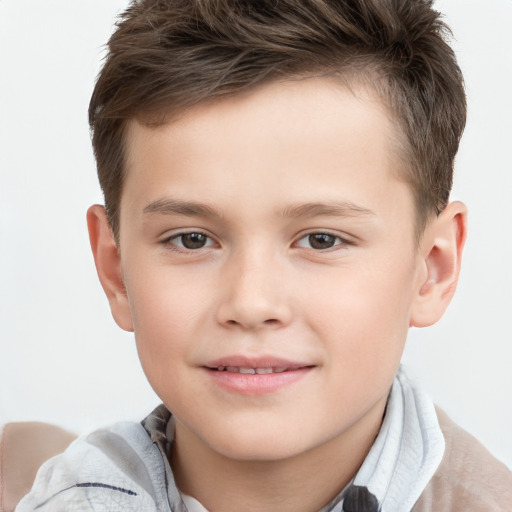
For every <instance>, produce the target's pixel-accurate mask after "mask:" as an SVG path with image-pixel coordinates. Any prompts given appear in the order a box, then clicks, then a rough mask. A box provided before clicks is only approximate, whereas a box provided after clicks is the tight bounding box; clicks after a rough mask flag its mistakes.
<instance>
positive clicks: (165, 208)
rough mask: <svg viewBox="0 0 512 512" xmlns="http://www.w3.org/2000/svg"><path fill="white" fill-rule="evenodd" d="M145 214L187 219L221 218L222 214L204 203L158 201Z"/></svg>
mask: <svg viewBox="0 0 512 512" xmlns="http://www.w3.org/2000/svg"><path fill="white" fill-rule="evenodd" d="M142 213H144V214H153V213H161V214H165V215H185V216H187V217H221V215H220V213H218V212H217V211H215V210H214V209H213V208H212V207H211V206H208V205H206V204H204V203H196V202H192V201H178V200H175V199H158V200H156V201H153V202H151V203H149V204H148V205H147V206H145V207H144V209H143V210H142Z"/></svg>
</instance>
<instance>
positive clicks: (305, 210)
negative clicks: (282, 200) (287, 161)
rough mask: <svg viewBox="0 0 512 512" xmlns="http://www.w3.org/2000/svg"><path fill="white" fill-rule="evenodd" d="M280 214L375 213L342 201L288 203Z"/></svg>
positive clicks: (287, 215) (329, 215) (306, 215)
mask: <svg viewBox="0 0 512 512" xmlns="http://www.w3.org/2000/svg"><path fill="white" fill-rule="evenodd" d="M280 215H282V216H283V217H321V216H326V217H360V216H372V215H375V213H374V212H372V211H371V210H369V209H368V208H364V207H362V206H358V205H356V204H354V203H352V202H350V201H342V202H334V203H305V204H298V205H290V206H287V207H286V208H284V209H283V210H282V211H281V212H280Z"/></svg>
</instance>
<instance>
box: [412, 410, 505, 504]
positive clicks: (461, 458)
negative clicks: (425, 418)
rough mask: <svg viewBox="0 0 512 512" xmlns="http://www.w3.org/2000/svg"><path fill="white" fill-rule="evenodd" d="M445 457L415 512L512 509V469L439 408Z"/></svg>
mask: <svg viewBox="0 0 512 512" xmlns="http://www.w3.org/2000/svg"><path fill="white" fill-rule="evenodd" d="M436 410H437V416H438V418H439V424H440V426H441V430H442V431H443V435H444V437H445V440H446V449H445V453H444V456H443V460H442V461H441V464H440V466H439V468H438V469H437V471H436V473H435V474H434V476H433V478H432V479H431V480H430V482H429V484H428V485H427V487H426V488H425V490H424V491H423V494H422V495H421V497H420V499H419V500H418V501H417V502H416V504H415V505H414V507H413V510H412V512H511V511H512V473H511V472H510V470H509V469H508V468H507V467H506V466H505V465H504V464H502V463H501V462H499V461H498V460H496V459H495V458H494V457H493V456H492V455H491V454H490V453H489V452H488V451H487V450H486V449H485V448H484V447H483V446H482V444H480V443H479V442H478V441H477V440H476V439H475V438H474V437H473V436H471V435H470V434H468V433H467V432H466V431H465V430H463V429H462V428H460V427H459V426H457V425H456V424H455V423H454V422H453V421H452V420H451V419H450V418H449V417H448V416H447V415H446V413H445V412H443V411H442V410H441V409H439V408H436Z"/></svg>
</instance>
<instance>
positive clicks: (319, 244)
mask: <svg viewBox="0 0 512 512" xmlns="http://www.w3.org/2000/svg"><path fill="white" fill-rule="evenodd" d="M337 239H338V237H336V236H334V235H329V234H328V233H313V234H311V235H308V242H309V245H310V246H311V248H313V249H330V248H331V247H334V246H335V245H336V240H337Z"/></svg>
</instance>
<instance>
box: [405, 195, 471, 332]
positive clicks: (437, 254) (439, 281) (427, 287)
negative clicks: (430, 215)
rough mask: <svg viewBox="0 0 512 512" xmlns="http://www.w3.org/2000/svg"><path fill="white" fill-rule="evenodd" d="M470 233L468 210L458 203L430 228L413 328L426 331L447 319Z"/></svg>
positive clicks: (415, 299)
mask: <svg viewBox="0 0 512 512" xmlns="http://www.w3.org/2000/svg"><path fill="white" fill-rule="evenodd" d="M466 233H467V209H466V206H465V205H464V204H463V203H461V202H458V201H457V202H453V203H450V204H449V205H448V206H447V207H446V208H445V209H444V210H443V212H441V214H440V215H439V216H438V217H437V218H436V219H434V221H433V222H432V223H431V225H430V226H429V227H428V228H427V232H426V233H425V238H424V245H423V247H424V256H423V261H422V265H423V269H422V270H423V272H422V275H421V278H420V280H419V283H418V287H417V290H416V292H415V297H414V302H413V305H412V311H411V321H410V324H411V326H414V327H426V326H428V325H432V324H434V323H436V322H437V321H438V320H440V318H441V317H442V316H443V314H444V312H445V310H446V308H447V307H448V305H449V303H450V301H451V300H452V297H453V294H454V293H455V289H456V287H457V281H458V279H459V272H460V266H461V259H462V250H463V248H464V243H465V241H466Z"/></svg>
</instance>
